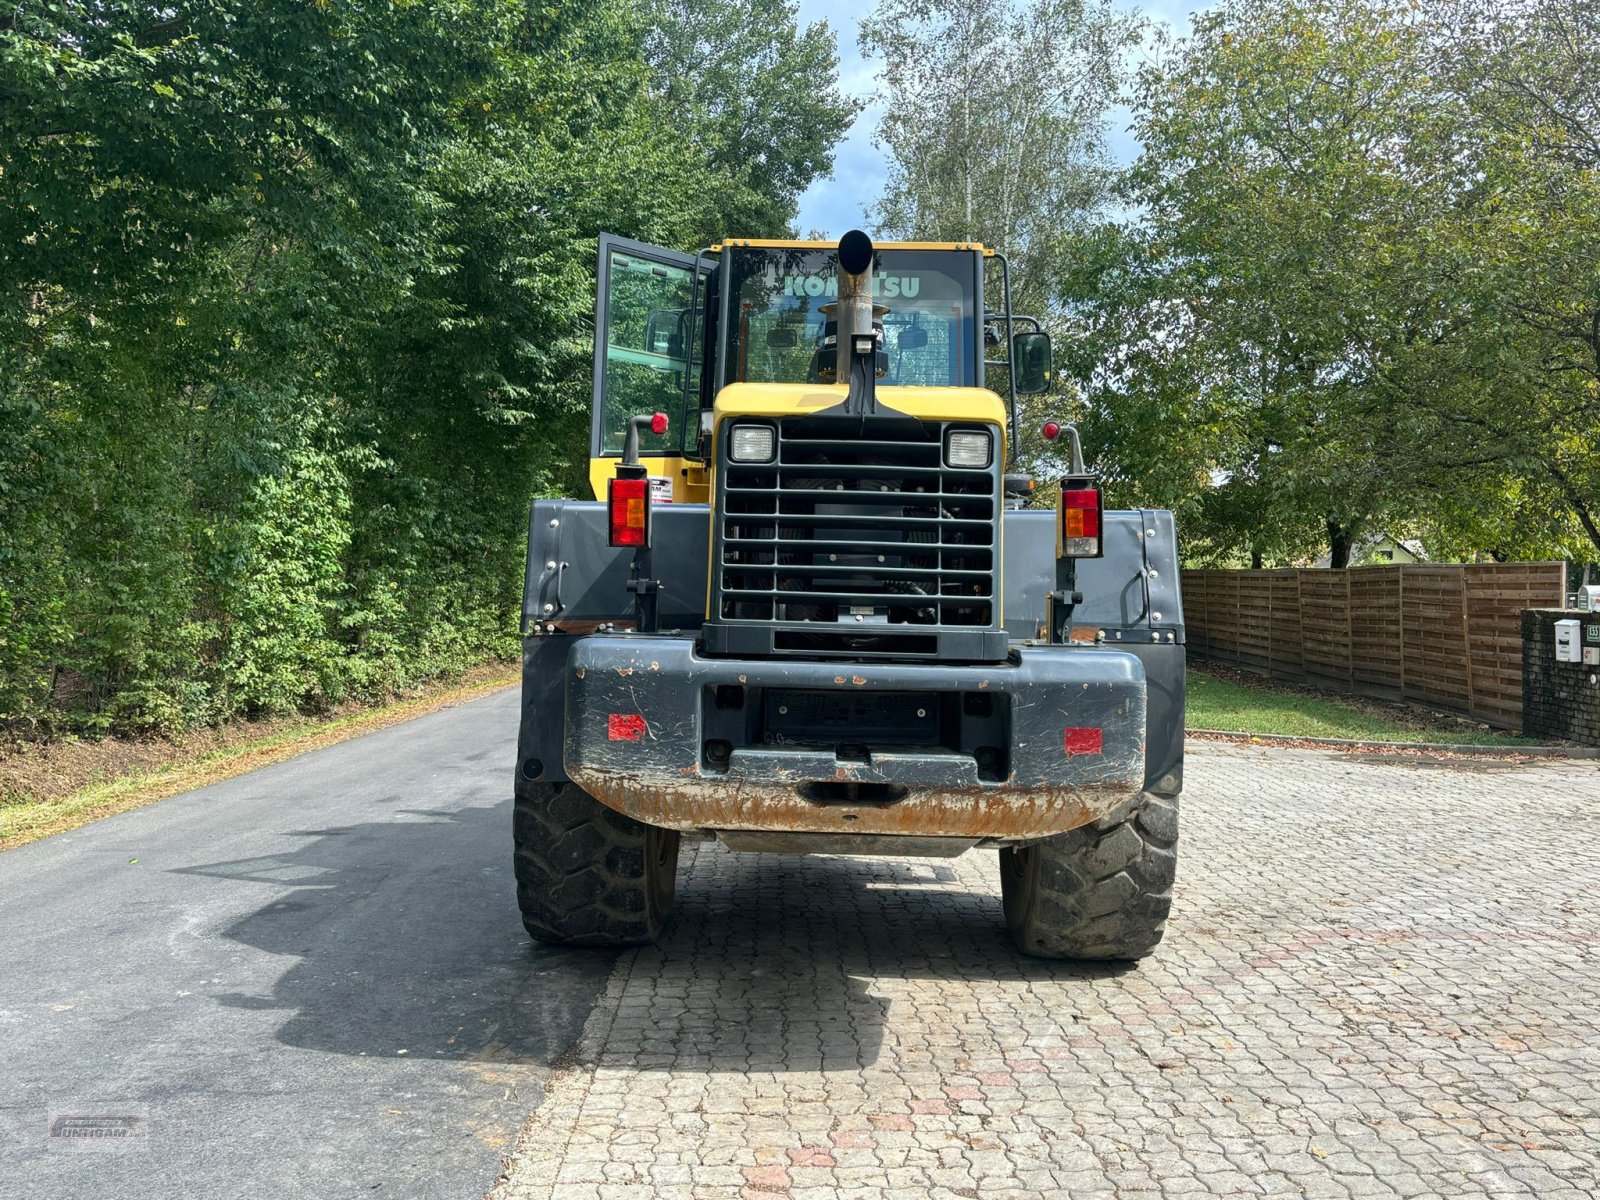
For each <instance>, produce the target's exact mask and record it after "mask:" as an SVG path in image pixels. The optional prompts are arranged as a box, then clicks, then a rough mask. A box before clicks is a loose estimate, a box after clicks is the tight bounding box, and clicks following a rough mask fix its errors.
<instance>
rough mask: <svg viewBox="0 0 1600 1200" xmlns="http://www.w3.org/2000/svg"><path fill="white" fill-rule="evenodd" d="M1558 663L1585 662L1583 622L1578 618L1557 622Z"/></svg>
mask: <svg viewBox="0 0 1600 1200" xmlns="http://www.w3.org/2000/svg"><path fill="white" fill-rule="evenodd" d="M1556 661H1557V662H1564V663H1581V662H1582V661H1583V622H1582V621H1580V620H1578V619H1577V618H1576V617H1569V618H1567V619H1566V620H1564V621H1557V622H1556Z"/></svg>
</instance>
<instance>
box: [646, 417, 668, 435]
mask: <svg viewBox="0 0 1600 1200" xmlns="http://www.w3.org/2000/svg"><path fill="white" fill-rule="evenodd" d="M666 431H667V414H666V413H653V414H651V417H650V432H651V433H653V434H655V435H656V436H657V437H660V436H661V435H662V434H663V433H665V432H666Z"/></svg>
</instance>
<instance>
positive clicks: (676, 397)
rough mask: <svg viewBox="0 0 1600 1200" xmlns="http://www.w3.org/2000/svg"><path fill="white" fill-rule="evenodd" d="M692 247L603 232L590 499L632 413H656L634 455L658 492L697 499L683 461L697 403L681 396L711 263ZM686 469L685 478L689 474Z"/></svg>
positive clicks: (691, 381) (700, 333)
mask: <svg viewBox="0 0 1600 1200" xmlns="http://www.w3.org/2000/svg"><path fill="white" fill-rule="evenodd" d="M699 271H700V280H701V282H700V286H699V288H698V290H697V289H696V288H695V272H696V263H695V258H694V256H693V255H692V254H682V253H680V252H678V251H676V250H667V249H664V248H663V247H661V246H650V245H647V244H645V243H644V242H635V241H631V240H630V239H628V238H621V237H615V236H613V235H611V234H602V235H601V238H600V263H599V272H598V283H599V287H598V291H597V297H598V303H597V304H596V306H595V325H594V416H593V424H592V430H591V435H590V437H591V442H590V447H589V482H590V485H591V486H592V487H593V488H594V494H595V497H596V499H602V498H604V496H605V492H606V481H607V480H608V479H610V478H611V476H612V474H613V473H614V472H615V469H616V463H617V460H618V459H620V458H621V457H622V439H623V435H624V433H625V432H626V431H627V428H628V421H629V419H630V418H632V417H636V416H640V415H643V414H648V413H654V412H664V413H666V414H667V416H668V418H669V420H670V424H669V426H668V429H667V432H666V433H665V434H663V435H656V434H652V433H650V432H649V431H648V430H647V431H645V433H644V434H643V435H642V436H641V438H640V440H639V456H640V459H641V461H642V462H643V463H644V464H645V466H646V467H647V468H648V469H649V471H650V477H651V480H652V483H653V485H654V487H655V489H656V492H655V494H656V498H657V499H658V500H676V501H679V502H683V501H688V500H703V499H705V487H704V482H703V471H701V469H700V465H699V464H698V463H691V462H690V461H689V460H688V459H687V458H686V457H685V454H684V447H685V445H688V446H690V447H692V446H693V445H694V440H695V436H696V431H695V430H694V429H693V428H690V426H691V425H692V424H693V423H694V422H695V420H696V419H697V418H696V413H697V411H698V405H697V404H693V403H690V404H686V403H685V398H686V396H688V395H689V394H690V393H691V392H692V391H693V389H694V388H695V387H696V386H697V385H698V382H699V375H700V363H701V361H702V347H703V346H704V344H705V327H706V322H705V320H704V319H703V317H701V316H700V315H699V314H691V311H690V310H691V306H693V305H695V304H696V303H698V304H699V305H700V306H701V307H703V306H704V303H705V296H706V285H705V278H706V275H707V274H708V273H709V269H708V266H707V264H706V263H705V262H704V260H702V261H701V263H700V265H699ZM691 476H693V478H691Z"/></svg>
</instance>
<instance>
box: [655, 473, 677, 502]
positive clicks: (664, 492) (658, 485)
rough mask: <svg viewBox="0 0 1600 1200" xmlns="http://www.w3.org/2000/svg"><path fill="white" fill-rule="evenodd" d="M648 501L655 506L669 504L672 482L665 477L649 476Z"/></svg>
mask: <svg viewBox="0 0 1600 1200" xmlns="http://www.w3.org/2000/svg"><path fill="white" fill-rule="evenodd" d="M650 499H651V500H652V501H653V502H655V503H656V504H671V503H672V480H670V479H668V478H667V477H666V476H665V475H652V476H650Z"/></svg>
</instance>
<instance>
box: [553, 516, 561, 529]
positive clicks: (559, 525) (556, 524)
mask: <svg viewBox="0 0 1600 1200" xmlns="http://www.w3.org/2000/svg"><path fill="white" fill-rule="evenodd" d="M550 528H551V529H560V528H561V522H560V521H558V520H556V519H555V518H554V517H551V518H550Z"/></svg>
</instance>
